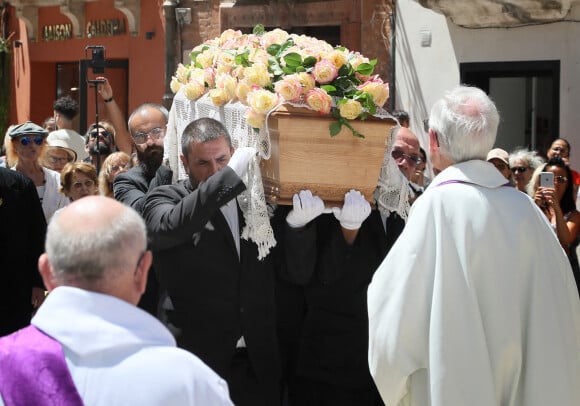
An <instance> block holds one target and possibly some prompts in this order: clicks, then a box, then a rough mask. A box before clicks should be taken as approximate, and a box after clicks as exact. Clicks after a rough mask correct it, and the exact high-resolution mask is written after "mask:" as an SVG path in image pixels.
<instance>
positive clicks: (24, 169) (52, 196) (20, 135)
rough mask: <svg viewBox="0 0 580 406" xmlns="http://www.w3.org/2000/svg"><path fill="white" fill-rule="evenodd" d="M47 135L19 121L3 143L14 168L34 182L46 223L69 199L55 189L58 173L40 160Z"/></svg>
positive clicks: (37, 127) (39, 129) (31, 125)
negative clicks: (7, 140)
mask: <svg viewBox="0 0 580 406" xmlns="http://www.w3.org/2000/svg"><path fill="white" fill-rule="evenodd" d="M47 135H48V131H46V130H45V129H44V128H42V127H41V126H39V125H36V124H34V123H32V122H30V121H27V122H25V123H22V124H19V125H17V126H15V127H14V128H12V130H10V132H9V133H8V136H9V137H10V140H9V142H7V143H6V155H7V158H8V162H9V163H10V166H11V168H12V169H13V170H15V171H18V172H20V173H22V174H23V175H25V176H28V177H29V178H30V179H31V180H32V182H34V186H36V192H37V193H38V198H39V199H40V203H41V205H42V211H43V212H44V217H45V218H46V222H47V223H48V222H49V221H50V219H51V218H52V215H53V214H54V212H55V211H57V210H58V209H60V208H63V207H65V206H67V205H68V204H69V200H68V199H67V198H66V197H64V196H63V195H61V194H60V193H58V188H59V186H60V175H59V173H58V172H55V171H53V170H51V169H48V168H44V167H43V166H42V164H41V157H42V156H43V155H44V152H45V149H46V136H47Z"/></svg>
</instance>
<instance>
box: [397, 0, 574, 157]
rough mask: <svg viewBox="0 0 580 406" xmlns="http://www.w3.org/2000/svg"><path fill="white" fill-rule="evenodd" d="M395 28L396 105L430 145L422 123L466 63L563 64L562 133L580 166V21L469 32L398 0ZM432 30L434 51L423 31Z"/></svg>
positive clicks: (406, 0)
mask: <svg viewBox="0 0 580 406" xmlns="http://www.w3.org/2000/svg"><path fill="white" fill-rule="evenodd" d="M397 4H398V10H397V11H398V16H397V27H396V30H397V32H396V35H397V40H396V47H397V50H396V69H395V75H396V92H397V94H396V107H397V108H403V109H407V110H408V111H409V113H410V114H411V120H412V124H411V129H412V130H413V131H414V132H415V133H416V134H417V136H419V137H420V139H421V144H422V145H427V138H426V134H424V132H423V130H422V125H421V120H422V119H423V118H426V117H428V112H429V110H430V108H431V106H432V104H433V103H434V101H436V100H437V99H438V98H439V97H441V95H442V94H443V93H444V92H445V91H446V90H449V89H451V88H453V87H455V86H456V85H458V84H459V64H460V63H462V62H505V61H532V60H534V61H536V60H560V69H561V71H560V134H559V136H561V137H563V138H566V139H568V140H569V141H570V143H571V144H572V156H571V166H572V167H574V168H580V133H579V131H578V130H577V129H579V128H580V114H578V113H577V112H576V107H577V106H580V75H579V74H580V47H579V46H578V45H577V39H578V38H580V23H578V22H561V23H555V24H544V25H535V26H528V27H520V28H510V29H496V28H489V29H466V28H461V27H458V26H456V25H455V24H453V23H451V22H447V20H446V18H445V17H444V16H443V15H441V14H437V13H435V12H434V11H432V10H429V9H425V8H423V7H422V6H420V5H419V4H418V3H417V2H416V1H415V0H399V1H398V2H397ZM422 30H428V31H431V35H432V44H431V46H430V47H422V46H421V42H420V41H421V31H422Z"/></svg>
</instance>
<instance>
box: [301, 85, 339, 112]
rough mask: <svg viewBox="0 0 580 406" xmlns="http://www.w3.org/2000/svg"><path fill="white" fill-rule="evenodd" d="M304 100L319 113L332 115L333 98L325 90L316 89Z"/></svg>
mask: <svg viewBox="0 0 580 406" xmlns="http://www.w3.org/2000/svg"><path fill="white" fill-rule="evenodd" d="M304 100H305V101H306V104H307V105H308V106H309V107H310V108H312V109H313V110H315V111H318V112H319V113H320V114H328V113H330V108H331V107H332V98H331V97H330V96H329V95H328V93H326V92H325V91H324V90H322V89H320V88H318V87H315V88H314V89H312V90H310V91H308V93H306V96H304Z"/></svg>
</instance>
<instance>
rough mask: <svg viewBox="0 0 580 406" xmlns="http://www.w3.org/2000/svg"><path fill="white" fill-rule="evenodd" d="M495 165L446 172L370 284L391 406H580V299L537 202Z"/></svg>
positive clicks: (379, 367)
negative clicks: (512, 182) (508, 179)
mask: <svg viewBox="0 0 580 406" xmlns="http://www.w3.org/2000/svg"><path fill="white" fill-rule="evenodd" d="M505 182H506V180H505V178H504V177H503V176H502V175H500V173H499V171H497V170H496V169H495V167H493V166H492V165H491V164H489V163H487V162H484V161H475V160H474V161H468V162H463V163H460V164H456V165H453V166H451V167H449V168H447V169H446V170H444V171H443V172H441V173H440V174H439V175H438V176H437V177H436V178H435V179H434V180H433V181H432V183H431V185H430V186H429V188H428V189H427V190H426V192H425V193H424V194H423V195H422V196H421V197H420V198H419V199H417V201H416V202H415V203H414V205H413V207H412V209H411V213H410V216H409V220H408V222H407V225H406V227H405V229H404V231H403V233H402V234H401V236H400V237H399V239H398V240H397V242H396V243H395V245H394V246H393V248H392V249H391V251H390V252H389V254H388V256H387V257H386V258H385V260H384V261H383V263H382V264H381V266H380V267H379V269H378V270H377V272H376V273H375V275H374V278H373V281H372V283H371V285H370V286H369V289H368V309H369V329H370V330H369V340H370V341H369V363H370V369H371V374H372V375H373V378H374V380H375V382H376V385H377V387H378V389H379V392H380V393H381V396H382V398H383V400H384V401H385V404H386V405H387V406H393V405H435V406H465V405H469V406H479V405H481V406H490V405H502V406H508V405H522V406H546V405H559V406H562V405H570V406H572V405H576V406H577V405H580V300H579V298H578V293H577V290H576V285H575V282H574V278H573V275H572V271H571V269H570V265H569V263H568V259H567V257H566V255H565V253H564V251H563V250H562V248H561V246H560V244H559V243H558V241H557V239H556V238H555V236H554V233H553V232H552V231H551V229H550V225H549V223H548V222H547V220H546V218H545V216H544V215H543V214H542V213H541V212H540V210H539V209H538V208H537V207H536V205H535V204H534V202H533V201H532V200H531V199H530V198H529V197H528V196H527V195H525V194H523V193H521V192H519V191H517V190H516V189H514V188H512V187H510V186H505V185H504V184H505Z"/></svg>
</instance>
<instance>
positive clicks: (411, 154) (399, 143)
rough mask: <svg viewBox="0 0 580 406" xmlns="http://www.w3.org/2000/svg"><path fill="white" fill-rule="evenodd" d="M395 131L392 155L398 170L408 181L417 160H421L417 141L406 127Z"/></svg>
mask: <svg viewBox="0 0 580 406" xmlns="http://www.w3.org/2000/svg"><path fill="white" fill-rule="evenodd" d="M396 131H397V133H396V136H395V143H394V145H393V152H392V155H393V158H394V159H395V162H396V163H397V166H398V167H399V170H400V171H401V172H402V173H403V175H405V177H406V178H407V179H410V178H411V175H412V174H413V172H414V171H415V167H416V166H417V162H418V161H417V159H420V158H421V155H420V154H419V150H420V145H419V139H418V138H417V136H416V135H415V134H413V133H412V132H411V130H409V129H408V128H406V127H398V128H397V129H396Z"/></svg>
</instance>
